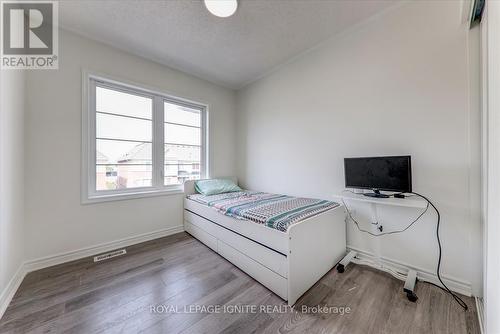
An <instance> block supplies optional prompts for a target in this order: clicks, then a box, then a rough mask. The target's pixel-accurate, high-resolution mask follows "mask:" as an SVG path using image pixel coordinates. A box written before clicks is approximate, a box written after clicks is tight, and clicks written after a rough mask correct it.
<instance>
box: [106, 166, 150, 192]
mask: <svg viewBox="0 0 500 334" xmlns="http://www.w3.org/2000/svg"><path fill="white" fill-rule="evenodd" d="M96 171H97V173H96V189H97V190H116V189H127V188H137V187H150V186H151V179H152V175H153V173H152V166H151V165H139V166H138V165H106V166H97V168H96Z"/></svg>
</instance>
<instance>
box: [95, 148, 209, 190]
mask: <svg viewBox="0 0 500 334" xmlns="http://www.w3.org/2000/svg"><path fill="white" fill-rule="evenodd" d="M96 155H97V156H96V162H97V171H96V186H97V189H100V190H109V189H124V188H137V187H144V186H150V185H151V179H152V162H151V144H149V143H140V144H137V145H136V146H134V147H133V148H132V149H131V150H129V151H128V152H127V153H126V154H124V155H123V156H121V157H120V158H119V159H118V160H117V161H116V163H114V162H111V161H110V160H109V158H108V157H107V156H106V155H104V154H103V153H101V152H99V151H97V152H96ZM200 156H201V153H200V147H198V146H191V145H171V144H166V145H165V169H164V182H165V183H164V184H165V185H175V184H182V183H184V181H186V180H194V179H198V178H200Z"/></svg>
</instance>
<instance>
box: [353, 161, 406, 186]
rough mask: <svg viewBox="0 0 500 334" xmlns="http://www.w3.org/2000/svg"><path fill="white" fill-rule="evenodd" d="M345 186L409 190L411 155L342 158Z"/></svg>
mask: <svg viewBox="0 0 500 334" xmlns="http://www.w3.org/2000/svg"><path fill="white" fill-rule="evenodd" d="M344 172H345V186H346V188H361V189H377V190H387V191H397V192H411V157H410V156H409V155H406V156H394V157H371V158H345V159H344Z"/></svg>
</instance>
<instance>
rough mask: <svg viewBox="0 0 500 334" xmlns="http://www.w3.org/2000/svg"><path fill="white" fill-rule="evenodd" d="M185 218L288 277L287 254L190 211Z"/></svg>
mask: <svg viewBox="0 0 500 334" xmlns="http://www.w3.org/2000/svg"><path fill="white" fill-rule="evenodd" d="M184 219H185V220H186V221H187V222H189V223H191V224H192V225H194V226H196V227H198V228H200V229H202V230H204V231H205V232H207V233H209V234H211V235H213V236H214V237H215V238H216V239H218V240H221V241H223V242H224V243H225V244H227V245H228V246H231V247H232V248H234V249H236V250H238V251H239V252H241V253H243V254H245V255H246V256H248V257H250V258H251V259H253V260H254V261H256V262H258V263H260V264H262V265H263V266H265V267H267V268H269V269H270V270H272V271H274V272H275V273H277V274H279V275H280V276H282V277H284V278H287V277H288V262H287V258H286V256H284V255H283V254H281V253H278V252H276V251H274V250H271V249H269V248H267V247H266V246H263V245H261V244H259V243H257V242H255V241H252V240H250V239H247V238H245V237H243V236H241V235H239V234H237V233H234V232H232V231H230V230H228V229H226V228H224V227H221V226H219V225H217V224H215V223H213V222H211V221H209V220H207V219H205V218H202V217H200V216H198V215H195V214H193V213H191V212H189V211H184Z"/></svg>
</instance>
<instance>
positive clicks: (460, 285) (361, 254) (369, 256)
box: [347, 246, 472, 297]
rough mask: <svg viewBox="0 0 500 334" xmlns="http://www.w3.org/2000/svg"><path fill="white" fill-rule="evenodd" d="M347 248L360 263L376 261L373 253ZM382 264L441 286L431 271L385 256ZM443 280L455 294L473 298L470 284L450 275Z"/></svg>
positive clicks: (444, 276)
mask: <svg viewBox="0 0 500 334" xmlns="http://www.w3.org/2000/svg"><path fill="white" fill-rule="evenodd" d="M347 248H348V249H351V250H353V251H356V252H357V253H358V254H357V256H356V257H357V258H358V259H359V260H361V261H360V262H362V261H368V262H373V261H374V260H375V254H373V253H372V252H368V251H365V250H362V249H358V248H356V247H352V246H347ZM356 261H357V260H356V259H353V261H352V262H353V263H356ZM380 263H381V264H382V265H383V266H384V267H386V268H390V269H393V270H394V271H397V272H402V273H406V272H408V270H409V269H412V270H415V271H416V272H417V279H420V280H422V281H428V282H431V283H434V284H438V285H441V284H440V283H439V280H438V278H437V276H436V274H435V273H433V272H431V271H429V270H426V269H423V268H419V267H415V266H412V265H410V264H407V263H402V262H400V261H396V260H393V259H389V258H387V257H383V256H382V257H380ZM374 268H376V267H374ZM441 278H442V279H443V282H444V283H445V284H446V285H447V286H448V288H450V290H452V291H454V292H458V293H460V294H462V295H465V296H469V297H470V296H472V286H471V284H470V283H469V282H465V281H462V280H460V279H458V278H454V277H451V276H448V275H441Z"/></svg>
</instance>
